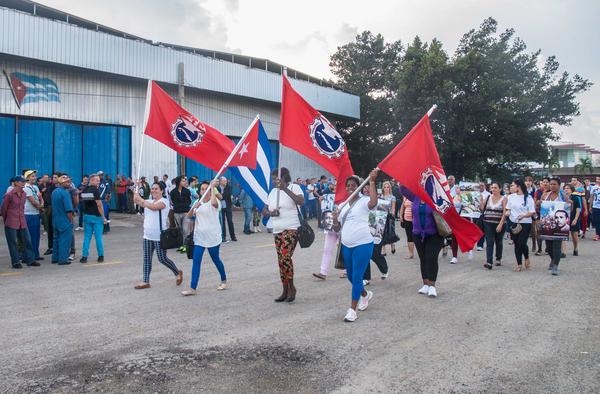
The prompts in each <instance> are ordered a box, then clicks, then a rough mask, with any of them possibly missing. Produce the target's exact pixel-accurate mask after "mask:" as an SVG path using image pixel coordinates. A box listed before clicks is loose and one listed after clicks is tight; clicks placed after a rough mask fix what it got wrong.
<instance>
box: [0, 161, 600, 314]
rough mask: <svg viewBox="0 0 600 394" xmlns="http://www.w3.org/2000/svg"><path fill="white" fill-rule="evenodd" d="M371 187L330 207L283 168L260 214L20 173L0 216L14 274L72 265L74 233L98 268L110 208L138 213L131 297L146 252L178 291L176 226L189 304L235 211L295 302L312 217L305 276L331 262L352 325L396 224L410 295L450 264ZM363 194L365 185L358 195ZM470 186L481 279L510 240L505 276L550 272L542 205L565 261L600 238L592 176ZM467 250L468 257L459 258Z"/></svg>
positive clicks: (330, 193)
mask: <svg viewBox="0 0 600 394" xmlns="http://www.w3.org/2000/svg"><path fill="white" fill-rule="evenodd" d="M377 178H378V170H377V169H375V170H373V171H372V172H371V173H370V174H369V177H368V182H363V180H362V179H361V178H359V177H358V176H351V177H349V178H348V179H346V180H344V182H345V183H344V185H345V187H346V191H347V193H348V194H349V195H350V196H351V198H350V199H349V200H348V201H346V202H345V203H344V204H342V205H340V206H337V205H335V203H334V200H335V198H334V197H335V190H336V180H335V179H330V178H328V177H326V176H322V177H321V178H320V179H316V178H312V179H302V178H297V179H296V180H295V181H294V182H293V181H292V176H291V174H290V172H289V171H288V170H287V169H286V168H282V169H281V171H280V172H279V171H277V170H274V171H273V172H272V181H273V186H274V187H273V189H272V190H271V192H270V193H269V195H268V203H267V204H266V205H265V206H264V208H263V209H262V211H261V212H259V211H258V209H257V208H256V206H255V204H254V202H253V201H252V198H251V197H250V195H249V194H248V193H246V192H245V191H243V190H242V191H241V192H240V193H239V194H237V195H235V196H234V195H233V190H232V185H231V183H230V182H229V180H228V179H227V178H225V177H220V178H219V179H218V180H213V181H199V179H198V177H196V176H192V177H189V178H188V177H186V176H177V177H175V178H174V179H172V180H171V179H169V177H168V175H164V176H163V177H162V178H159V177H158V176H154V177H153V183H152V185H150V184H149V183H148V182H147V180H146V178H145V177H141V178H140V179H137V180H135V181H133V180H132V179H131V177H126V176H117V178H116V180H115V181H114V182H113V181H112V180H111V179H110V177H109V176H108V175H106V176H105V174H104V173H103V172H102V171H98V172H97V173H95V174H91V175H89V176H88V175H86V176H84V177H83V179H82V180H81V182H80V183H79V185H77V186H76V185H75V183H74V180H73V179H71V177H70V176H69V174H66V173H58V172H57V173H54V174H52V176H48V175H42V176H38V174H37V172H36V171H35V170H26V171H24V172H23V174H22V175H19V176H16V177H14V178H13V179H11V182H10V183H11V184H10V186H9V187H8V189H7V191H6V194H5V195H4V197H3V201H2V206H1V208H0V213H1V215H2V217H3V218H4V226H5V235H6V241H7V245H8V249H9V253H10V258H11V263H12V267H13V268H15V269H20V268H22V266H23V264H25V265H28V266H32V267H36V266H39V265H40V261H41V260H44V256H51V262H52V263H55V264H58V265H68V264H70V263H71V262H72V261H73V260H74V258H75V253H76V250H75V237H74V231H78V230H83V244H82V249H81V258H80V260H79V261H80V262H81V263H83V264H85V263H87V261H88V257H89V249H90V244H91V240H92V238H94V240H95V244H96V252H97V261H98V262H103V261H104V240H103V236H104V234H106V233H107V232H109V231H110V202H111V199H112V196H113V194H116V195H117V197H116V199H117V204H116V210H117V211H118V212H123V213H132V214H138V215H143V216H144V224H143V243H142V249H143V259H142V261H143V264H142V267H143V268H142V272H143V276H142V282H140V283H138V284H136V285H135V286H134V287H135V289H147V288H149V287H150V273H151V270H152V259H153V255H154V254H155V253H156V255H157V257H158V260H159V262H160V263H161V264H163V265H164V266H166V267H167V268H168V269H169V270H170V271H171V272H172V273H173V275H174V276H175V278H176V284H177V285H178V286H179V285H181V284H182V282H183V272H182V271H181V270H180V269H179V268H178V267H177V265H176V264H175V263H174V262H173V261H172V260H171V259H169V257H168V256H167V251H166V249H165V248H164V247H163V246H164V245H162V244H161V234H162V233H163V232H164V230H165V229H169V228H176V229H179V230H180V232H181V235H182V239H183V240H186V241H185V242H183V243H182V245H180V247H179V248H178V251H179V252H181V253H187V254H188V256H190V258H191V259H192V260H193V262H192V272H191V279H190V285H189V287H188V288H187V289H185V290H184V291H182V294H183V295H184V296H191V295H194V294H196V289H197V286H198V283H199V280H200V269H201V263H202V258H203V255H204V252H205V251H206V250H208V253H209V255H210V257H211V259H212V261H213V263H214V264H215V266H216V268H217V270H218V272H219V274H220V278H221V282H220V283H219V285H218V287H217V289H218V290H225V289H227V275H226V270H225V264H224V262H223V261H222V260H221V257H220V253H219V252H220V245H221V244H222V243H225V242H229V241H233V242H236V241H237V240H238V239H237V237H236V233H235V228H234V223H233V208H234V207H235V206H237V207H239V208H240V209H242V210H243V213H244V228H243V233H244V234H246V235H250V234H253V233H255V232H258V231H260V228H261V222H262V223H266V228H267V231H269V232H271V233H273V237H274V245H275V250H276V256H277V261H278V266H279V274H280V280H281V284H282V292H281V294H280V295H279V296H278V297H277V298H275V302H278V303H283V302H286V303H291V302H293V301H294V300H295V298H296V294H297V289H296V286H295V284H294V263H293V254H294V251H295V249H296V247H297V244H298V237H299V234H298V229H299V227H300V225H301V223H300V222H301V219H302V218H306V219H308V220H311V219H316V221H317V227H318V228H319V229H321V230H322V231H323V232H324V235H325V237H324V245H323V257H322V260H321V262H320V267H319V271H318V272H315V273H314V274H313V275H314V277H315V278H317V279H318V280H322V281H323V280H326V279H327V277H328V274H329V268H330V265H331V262H332V261H335V265H336V268H339V269H341V274H340V276H341V277H346V278H347V279H348V281H349V282H350V284H351V303H350V307H349V309H348V310H347V312H346V315H345V317H344V320H345V321H348V322H352V321H355V320H356V319H357V318H358V314H357V312H358V311H363V310H365V309H367V307H368V304H369V301H370V300H371V299H372V297H373V292H372V291H367V290H366V289H365V286H367V285H369V283H370V280H371V269H370V262H371V261H373V262H374V263H375V264H376V266H377V268H378V270H379V271H380V275H381V279H386V278H387V277H388V275H389V265H388V263H387V260H386V256H387V251H388V248H389V252H390V253H392V254H395V253H396V243H397V242H398V241H399V239H400V238H399V237H398V235H397V234H396V227H395V225H396V222H399V224H400V227H401V228H403V229H404V232H405V235H406V255H405V256H404V258H405V259H409V260H410V259H414V258H415V257H418V259H419V262H420V269H421V278H422V286H421V287H420V288H419V289H418V292H419V293H421V294H426V295H428V296H430V297H437V288H436V281H437V275H438V267H439V265H438V260H439V255H440V252H442V255H443V256H446V255H447V253H448V248H449V249H450V250H451V252H452V256H451V257H450V259H449V263H451V264H456V263H458V262H459V260H458V257H459V256H458V243H457V241H456V237H454V236H453V235H450V236H444V235H441V234H440V231H439V229H438V226H437V224H436V218H435V211H434V210H433V209H432V208H431V206H430V205H429V204H427V203H426V202H424V201H422V200H421V199H420V198H419V197H418V196H417V195H415V194H414V193H412V192H411V191H410V190H408V189H407V188H405V187H403V186H401V185H399V184H398V183H397V182H394V181H384V182H383V183H381V184H380V186H381V188H380V189H379V190H378V188H377ZM361 185H363V186H364V187H363V188H362V189H361V190H359V188H360V187H361ZM448 186H449V195H450V197H451V199H452V202H453V205H454V209H456V210H457V211H458V212H459V213H462V212H463V211H464V210H465V205H466V200H465V199H464V197H463V196H465V192H464V191H463V190H462V188H461V186H460V185H457V184H456V180H455V178H454V177H453V176H449V177H448ZM478 188H479V190H478V200H477V202H476V212H475V213H473V212H471V213H470V214H469V220H472V221H473V222H475V223H476V224H477V225H478V226H479V227H480V228H481V230H482V232H483V234H484V235H483V236H482V238H481V239H480V240H479V242H477V244H476V245H474V249H473V250H478V251H482V250H484V246H485V251H486V259H485V260H486V262H485V264H484V267H485V268H486V269H488V270H492V269H493V267H494V266H501V265H503V264H504V263H505V258H504V255H503V245H504V241H505V239H506V237H509V238H510V241H509V243H510V244H512V246H513V248H514V256H515V257H514V258H515V262H516V265H515V267H514V270H515V271H517V272H519V271H522V270H527V269H529V268H531V267H532V256H531V254H534V255H536V256H541V255H544V254H547V255H548V256H549V259H550V264H549V267H548V269H549V270H550V272H551V273H552V274H553V275H558V266H559V263H560V261H561V259H564V258H566V253H567V249H568V245H567V243H568V242H567V241H565V240H562V239H543V236H542V232H541V230H540V228H541V226H540V220H541V216H540V207H541V205H542V203H543V202H544V201H560V202H565V203H567V204H568V205H567V206H568V207H569V208H568V209H569V210H570V211H569V212H564V217H565V218H568V223H563V222H562V221H561V215H562V212H559V211H557V212H556V213H555V216H556V223H559V225H560V226H563V227H565V226H566V227H565V228H567V230H568V233H569V234H570V238H571V241H572V245H573V249H572V254H573V256H578V244H579V239H580V238H583V237H585V236H586V233H587V231H588V230H589V228H590V227H591V226H592V225H594V227H595V235H594V236H593V240H594V241H598V240H600V177H597V178H596V179H595V184H592V182H591V181H590V180H589V179H585V180H584V181H583V182H581V181H580V180H579V179H577V178H573V179H572V180H571V182H569V183H564V184H563V183H562V182H561V180H560V179H558V178H543V179H540V180H539V181H534V180H533V178H531V177H525V178H524V179H523V180H521V179H515V180H514V181H513V182H512V183H510V184H500V183H498V182H491V183H489V184H486V183H485V182H480V183H479V184H478ZM76 217H77V218H76ZM565 220H566V219H565ZM563 221H564V220H563ZM75 224H77V226H75ZM42 230H43V231H44V232H45V233H46V234H47V238H48V244H47V249H46V251H45V252H44V253H43V254H42V253H40V239H41V232H42ZM227 236H229V238H227ZM530 240H531V248H530V247H529V241H530ZM473 250H472V251H469V252H467V256H469V258H470V257H471V256H472V255H473ZM334 252H335V253H334ZM415 252H416V256H415ZM530 252H531V253H530Z"/></svg>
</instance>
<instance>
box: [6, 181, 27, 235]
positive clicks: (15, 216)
mask: <svg viewBox="0 0 600 394" xmlns="http://www.w3.org/2000/svg"><path fill="white" fill-rule="evenodd" d="M26 200H27V195H26V194H25V191H24V190H23V189H21V190H18V189H17V188H14V189H12V190H11V191H10V192H8V193H6V195H5V196H4V200H3V201H2V206H1V207H0V214H1V215H2V217H3V218H4V225H5V226H6V227H8V228H12V229H14V230H21V229H24V228H27V222H26V221H25V201H26Z"/></svg>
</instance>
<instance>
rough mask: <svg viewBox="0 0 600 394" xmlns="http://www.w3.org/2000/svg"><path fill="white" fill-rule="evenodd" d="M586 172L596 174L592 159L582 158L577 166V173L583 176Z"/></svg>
mask: <svg viewBox="0 0 600 394" xmlns="http://www.w3.org/2000/svg"><path fill="white" fill-rule="evenodd" d="M586 172H587V173H588V174H591V173H592V172H594V165H593V164H592V159H590V158H589V157H582V158H581V159H579V164H577V165H576V166H575V173H576V174H582V175H583V174H585V173H586Z"/></svg>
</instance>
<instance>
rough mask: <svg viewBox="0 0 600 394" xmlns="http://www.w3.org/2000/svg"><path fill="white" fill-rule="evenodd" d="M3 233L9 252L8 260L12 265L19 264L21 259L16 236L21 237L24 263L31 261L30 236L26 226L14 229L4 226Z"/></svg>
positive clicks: (32, 258) (32, 259)
mask: <svg viewBox="0 0 600 394" xmlns="http://www.w3.org/2000/svg"><path fill="white" fill-rule="evenodd" d="M4 235H5V236H6V243H7V245H8V252H9V253H10V260H11V263H12V265H13V266H15V265H17V264H19V263H20V261H21V256H20V254H19V247H18V245H17V237H19V238H21V241H22V242H23V245H24V246H25V252H24V255H23V261H24V262H25V264H30V263H33V261H34V257H33V248H32V246H31V238H30V237H29V231H28V230H27V229H26V228H22V229H19V230H16V229H14V228H10V227H6V226H4Z"/></svg>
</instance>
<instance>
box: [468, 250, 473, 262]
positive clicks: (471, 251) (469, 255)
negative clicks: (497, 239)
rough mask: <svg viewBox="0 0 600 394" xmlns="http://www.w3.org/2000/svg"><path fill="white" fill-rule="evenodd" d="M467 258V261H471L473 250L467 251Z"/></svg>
mask: <svg viewBox="0 0 600 394" xmlns="http://www.w3.org/2000/svg"><path fill="white" fill-rule="evenodd" d="M467 256H468V258H469V260H473V250H469V252H468V253H467Z"/></svg>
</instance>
